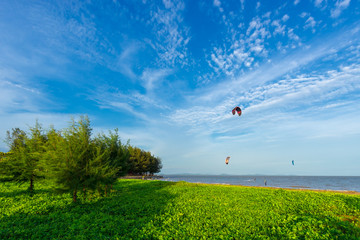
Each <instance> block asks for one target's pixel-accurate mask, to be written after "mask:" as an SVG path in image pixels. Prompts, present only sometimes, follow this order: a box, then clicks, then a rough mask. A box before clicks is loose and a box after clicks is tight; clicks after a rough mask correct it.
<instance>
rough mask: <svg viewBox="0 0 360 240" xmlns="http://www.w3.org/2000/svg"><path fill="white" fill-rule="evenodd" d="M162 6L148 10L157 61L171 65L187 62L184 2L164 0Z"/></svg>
mask: <svg viewBox="0 0 360 240" xmlns="http://www.w3.org/2000/svg"><path fill="white" fill-rule="evenodd" d="M164 6H165V9H164V8H160V7H156V8H155V10H152V11H151V12H150V15H151V21H152V23H153V29H154V33H156V36H155V37H156V41H154V42H152V46H153V47H154V50H155V51H156V52H157V53H158V55H159V59H158V60H159V63H162V64H166V65H170V66H173V65H174V64H187V62H188V59H187V57H188V56H187V44H188V42H189V41H190V37H189V33H188V32H189V29H188V28H187V27H186V26H185V24H184V23H183V17H182V12H183V10H184V8H185V4H184V2H182V1H181V0H177V1H173V2H170V1H164Z"/></svg>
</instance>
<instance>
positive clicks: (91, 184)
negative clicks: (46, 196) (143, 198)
mask: <svg viewBox="0 0 360 240" xmlns="http://www.w3.org/2000/svg"><path fill="white" fill-rule="evenodd" d="M6 142H7V144H8V146H9V148H10V150H9V152H7V153H3V152H0V176H1V178H0V180H2V181H16V182H19V183H25V182H28V184H29V191H30V192H31V193H33V192H34V185H35V182H36V181H37V180H38V179H44V178H48V179H52V180H54V181H55V183H56V186H57V189H58V190H61V191H68V192H70V193H71V194H72V197H73V201H74V202H76V200H77V197H78V193H79V192H82V193H83V194H84V195H86V193H87V192H94V191H98V192H100V193H102V194H105V195H107V193H108V191H109V190H110V189H111V187H112V184H113V183H114V182H115V181H116V180H117V179H118V178H119V177H121V176H124V175H127V174H131V175H144V174H149V175H152V174H154V173H158V172H160V170H161V168H162V165H161V160H160V158H158V157H154V156H153V155H152V154H151V153H150V152H147V151H144V150H142V149H140V148H138V147H134V146H131V145H130V144H129V141H127V143H126V144H124V143H122V142H121V140H120V136H119V134H118V130H117V129H115V130H114V131H109V133H108V134H104V133H102V134H98V135H97V136H95V137H93V136H92V128H91V127H90V120H89V118H88V117H87V116H82V117H80V120H79V121H75V120H74V119H73V120H72V122H71V124H70V125H69V127H68V128H65V129H62V130H60V131H58V130H56V129H54V128H53V127H51V128H50V129H48V130H44V129H43V128H42V126H41V124H39V123H38V122H37V121H36V124H35V126H34V127H29V130H28V131H27V132H25V131H23V130H21V129H19V128H14V129H12V130H11V131H7V137H6Z"/></svg>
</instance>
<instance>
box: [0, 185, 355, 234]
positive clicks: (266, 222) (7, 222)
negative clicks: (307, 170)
mask: <svg viewBox="0 0 360 240" xmlns="http://www.w3.org/2000/svg"><path fill="white" fill-rule="evenodd" d="M35 187H36V191H37V194H36V195H35V196H34V197H30V196H28V194H27V193H26V192H25V189H26V186H22V187H18V186H17V185H14V184H11V183H6V184H3V183H0V239H8V238H13V239H21V238H24V239H29V238H46V239H48V238H61V239H74V238H76V239H99V238H100V239H104V238H111V239H116V238H120V239H121V238H124V239H129V238H134V239H139V238H140V239H169V238H175V239H184V238H186V239H189V238H197V239H198V238H203V239H209V238H215V239H221V238H223V239H232V238H235V239H250V238H255V239H269V238H270V239H291V238H294V239H334V238H339V239H360V195H346V194H341V193H329V192H313V191H290V190H283V189H270V188H250V187H239V186H218V185H205V184H193V183H185V182H178V183H172V182H162V181H142V180H120V181H119V182H118V183H117V184H116V186H114V188H115V191H114V192H113V193H112V194H111V196H110V197H107V198H97V197H94V196H93V198H92V199H90V200H89V199H88V200H83V201H82V203H81V204H72V203H71V197H70V196H69V195H68V194H63V195H58V194H53V193H52V191H51V190H50V187H49V185H47V184H45V183H43V184H42V185H40V184H38V185H35Z"/></svg>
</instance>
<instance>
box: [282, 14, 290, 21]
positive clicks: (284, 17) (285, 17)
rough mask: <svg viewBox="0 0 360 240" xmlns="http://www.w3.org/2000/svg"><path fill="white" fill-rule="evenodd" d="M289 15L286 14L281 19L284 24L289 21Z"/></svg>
mask: <svg viewBox="0 0 360 240" xmlns="http://www.w3.org/2000/svg"><path fill="white" fill-rule="evenodd" d="M289 18H290V17H289V15H287V14H285V15H284V16H283V17H282V18H281V20H283V22H286V21H287V20H289Z"/></svg>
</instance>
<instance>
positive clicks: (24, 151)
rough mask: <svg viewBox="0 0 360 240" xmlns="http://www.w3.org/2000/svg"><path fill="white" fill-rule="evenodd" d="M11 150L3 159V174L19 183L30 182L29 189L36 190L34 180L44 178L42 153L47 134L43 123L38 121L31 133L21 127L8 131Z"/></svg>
mask: <svg viewBox="0 0 360 240" xmlns="http://www.w3.org/2000/svg"><path fill="white" fill-rule="evenodd" d="M6 141H7V143H8V146H9V148H10V152H9V154H8V155H7V157H6V159H5V160H4V161H2V163H1V165H2V166H1V167H2V171H1V172H0V173H1V174H2V175H5V176H7V177H8V179H9V180H12V181H16V182H18V183H24V182H29V191H30V192H31V193H33V191H34V181H35V180H36V179H39V178H44V168H43V165H42V164H41V161H42V154H43V153H44V152H45V148H44V145H45V143H46V136H45V135H44V133H43V130H42V127H41V125H40V124H39V123H38V122H37V121H36V124H35V126H34V127H30V132H29V134H26V132H24V131H23V130H21V129H19V128H15V129H12V132H10V131H7V139H6Z"/></svg>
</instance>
